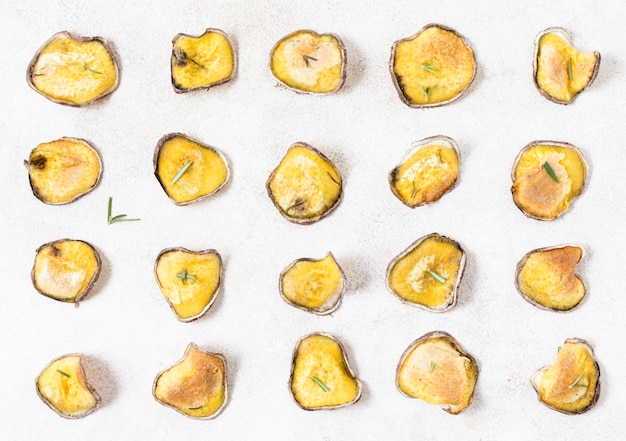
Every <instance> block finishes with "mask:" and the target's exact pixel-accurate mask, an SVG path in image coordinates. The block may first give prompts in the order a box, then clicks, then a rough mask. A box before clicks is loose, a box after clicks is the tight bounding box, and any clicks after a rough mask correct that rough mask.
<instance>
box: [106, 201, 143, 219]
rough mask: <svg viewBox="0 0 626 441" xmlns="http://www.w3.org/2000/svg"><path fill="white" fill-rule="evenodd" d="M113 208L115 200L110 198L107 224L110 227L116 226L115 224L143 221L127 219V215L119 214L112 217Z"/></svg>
mask: <svg viewBox="0 0 626 441" xmlns="http://www.w3.org/2000/svg"><path fill="white" fill-rule="evenodd" d="M112 207H113V198H112V197H111V196H109V205H108V209H107V223H108V224H109V225H111V224H114V223H115V222H132V221H138V220H141V219H127V218H126V215H125V214H118V215H117V216H111V208H112Z"/></svg>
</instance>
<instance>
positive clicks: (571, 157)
mask: <svg viewBox="0 0 626 441" xmlns="http://www.w3.org/2000/svg"><path fill="white" fill-rule="evenodd" d="M511 178H512V179H513V186H512V187H511V192H512V193H513V200H514V201H515V205H517V207H518V208H519V209H520V210H522V212H523V213H524V214H525V215H526V216H528V217H531V218H533V219H539V220H553V219H556V218H557V217H559V216H561V215H562V214H563V213H565V212H566V211H567V210H568V209H569V206H570V203H571V202H572V201H573V200H574V199H576V197H577V196H578V195H579V194H580V193H582V191H583V189H584V187H585V181H586V179H587V163H586V161H585V158H584V157H583V155H582V153H581V152H580V151H579V150H578V149H577V148H576V147H574V146H573V145H572V144H569V143H565V142H555V141H533V142H531V143H530V144H528V145H527V146H526V147H524V148H523V149H522V151H521V152H520V153H519V154H518V155H517V158H516V159H515V163H514V164H513V171H512V174H511Z"/></svg>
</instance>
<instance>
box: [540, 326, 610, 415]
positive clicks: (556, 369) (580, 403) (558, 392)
mask: <svg viewBox="0 0 626 441" xmlns="http://www.w3.org/2000/svg"><path fill="white" fill-rule="evenodd" d="M531 383H532V385H533V387H534V388H535V391H536V392H537V396H538V398H539V401H541V402H542V403H543V404H545V405H546V406H548V407H549V408H550V409H553V410H556V411H558V412H561V413H566V414H580V413H583V412H586V411H587V410H589V409H590V408H591V407H593V406H594V405H595V404H596V402H597V401H598V398H599V397H600V366H598V363H597V362H596V360H595V357H594V353H593V348H592V347H591V346H590V345H589V343H587V342H586V341H585V340H582V339H580V338H571V339H567V340H566V341H565V344H564V345H563V346H561V347H560V348H559V351H558V354H557V357H556V361H555V362H554V364H553V365H552V366H547V367H544V368H541V369H539V371H537V373H536V374H535V375H534V376H533V377H532V378H531Z"/></svg>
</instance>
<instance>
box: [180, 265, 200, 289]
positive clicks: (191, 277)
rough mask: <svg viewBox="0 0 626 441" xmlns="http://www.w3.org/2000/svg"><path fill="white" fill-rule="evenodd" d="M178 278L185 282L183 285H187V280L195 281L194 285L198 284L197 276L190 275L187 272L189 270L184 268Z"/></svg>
mask: <svg viewBox="0 0 626 441" xmlns="http://www.w3.org/2000/svg"><path fill="white" fill-rule="evenodd" d="M176 277H178V278H179V279H180V280H181V282H183V285H184V284H185V280H187V279H190V280H193V283H196V282H197V279H196V276H194V275H193V274H189V273H188V272H187V268H183V269H182V270H181V272H179V273H178V274H176Z"/></svg>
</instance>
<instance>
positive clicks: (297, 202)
mask: <svg viewBox="0 0 626 441" xmlns="http://www.w3.org/2000/svg"><path fill="white" fill-rule="evenodd" d="M305 203H306V199H300V200H297V199H296V203H295V204H293V205H290V206H289V207H287V209H286V210H285V211H289V210H291V209H292V208H296V207H299V206H300V205H304V204H305Z"/></svg>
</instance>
